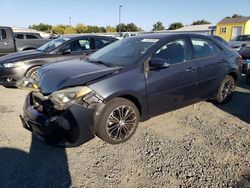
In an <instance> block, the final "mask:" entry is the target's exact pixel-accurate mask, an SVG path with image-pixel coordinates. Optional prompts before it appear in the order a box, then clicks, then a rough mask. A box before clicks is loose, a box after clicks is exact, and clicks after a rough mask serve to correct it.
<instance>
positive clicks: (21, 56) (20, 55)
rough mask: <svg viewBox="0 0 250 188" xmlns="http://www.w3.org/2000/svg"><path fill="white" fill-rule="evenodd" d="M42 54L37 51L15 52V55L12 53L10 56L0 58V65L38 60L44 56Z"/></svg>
mask: <svg viewBox="0 0 250 188" xmlns="http://www.w3.org/2000/svg"><path fill="white" fill-rule="evenodd" d="M44 54H45V53H44V52H42V51H37V50H27V51H22V52H16V53H12V54H9V55H5V56H2V57H0V64H3V63H12V62H18V61H25V60H30V59H34V58H39V57H42V56H44Z"/></svg>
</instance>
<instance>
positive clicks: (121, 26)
mask: <svg viewBox="0 0 250 188" xmlns="http://www.w3.org/2000/svg"><path fill="white" fill-rule="evenodd" d="M116 31H117V32H126V31H127V25H126V24H124V23H121V24H118V25H117V26H116Z"/></svg>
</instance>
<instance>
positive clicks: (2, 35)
mask: <svg viewBox="0 0 250 188" xmlns="http://www.w3.org/2000/svg"><path fill="white" fill-rule="evenodd" d="M17 37H20V38H21V39H18V38H17ZM22 37H26V38H22ZM27 37H28V38H29V39H27ZM37 37H38V36H37V35H34V34H32V35H25V36H24V34H20V35H15V34H14V33H13V30H12V28H11V27H3V26H0V56H2V55H6V54H9V53H13V52H19V51H25V50H31V49H36V48H38V47H40V46H42V45H43V44H45V43H47V42H48V41H50V39H44V38H37Z"/></svg>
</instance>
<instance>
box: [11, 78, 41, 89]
mask: <svg viewBox="0 0 250 188" xmlns="http://www.w3.org/2000/svg"><path fill="white" fill-rule="evenodd" d="M16 87H17V88H19V89H22V90H29V91H38V85H37V83H36V81H35V80H34V79H33V78H26V77H24V78H21V79H20V80H18V81H17V83H16Z"/></svg>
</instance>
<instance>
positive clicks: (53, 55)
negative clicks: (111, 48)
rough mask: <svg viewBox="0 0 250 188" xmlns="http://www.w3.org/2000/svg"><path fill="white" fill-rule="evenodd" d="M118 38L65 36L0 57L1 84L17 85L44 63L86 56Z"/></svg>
mask: <svg viewBox="0 0 250 188" xmlns="http://www.w3.org/2000/svg"><path fill="white" fill-rule="evenodd" d="M116 40H117V39H115V38H113V37H106V36H97V35H80V36H79V35H72V36H63V37H60V38H58V39H55V40H53V41H50V42H48V43H46V44H45V45H43V46H41V47H40V48H38V49H36V50H29V51H25V52H17V53H13V54H9V55H6V56H3V57H0V84H1V85H3V86H15V83H16V81H17V80H18V79H20V78H22V77H24V76H26V77H35V75H36V70H37V69H38V68H39V67H40V66H42V65H44V64H47V63H54V62H58V61H65V60H70V59H74V58H80V57H85V56H86V55H89V54H91V53H93V52H95V51H96V50H98V49H101V48H103V47H104V46H107V45H108V44H110V43H112V42H114V41H116Z"/></svg>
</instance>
